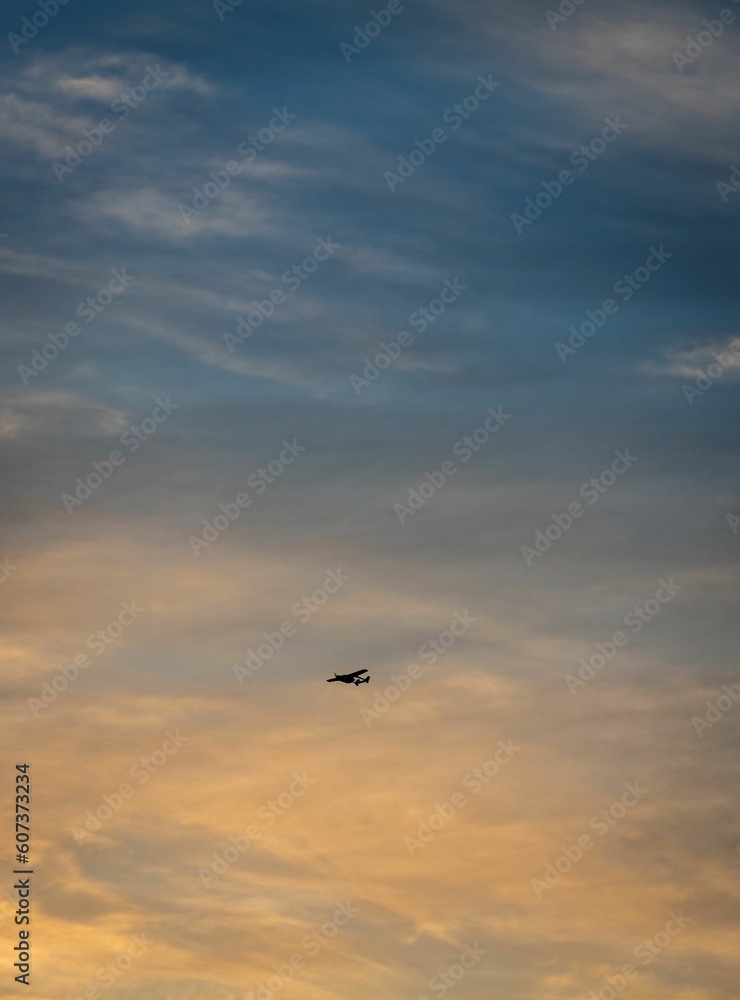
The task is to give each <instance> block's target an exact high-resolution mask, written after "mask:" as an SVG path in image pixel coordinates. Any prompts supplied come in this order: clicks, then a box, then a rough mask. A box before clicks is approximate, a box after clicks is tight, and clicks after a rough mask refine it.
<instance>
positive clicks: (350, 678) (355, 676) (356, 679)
mask: <svg viewBox="0 0 740 1000" xmlns="http://www.w3.org/2000/svg"><path fill="white" fill-rule="evenodd" d="M360 674H367V668H363V669H362V670H355V672H354V673H352V674H334V676H333V677H327V678H326V682H327V684H331V682H332V681H341V682H342V683H343V684H355V685H357V684H369V683H370V675H369V674H368V676H367V677H360Z"/></svg>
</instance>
